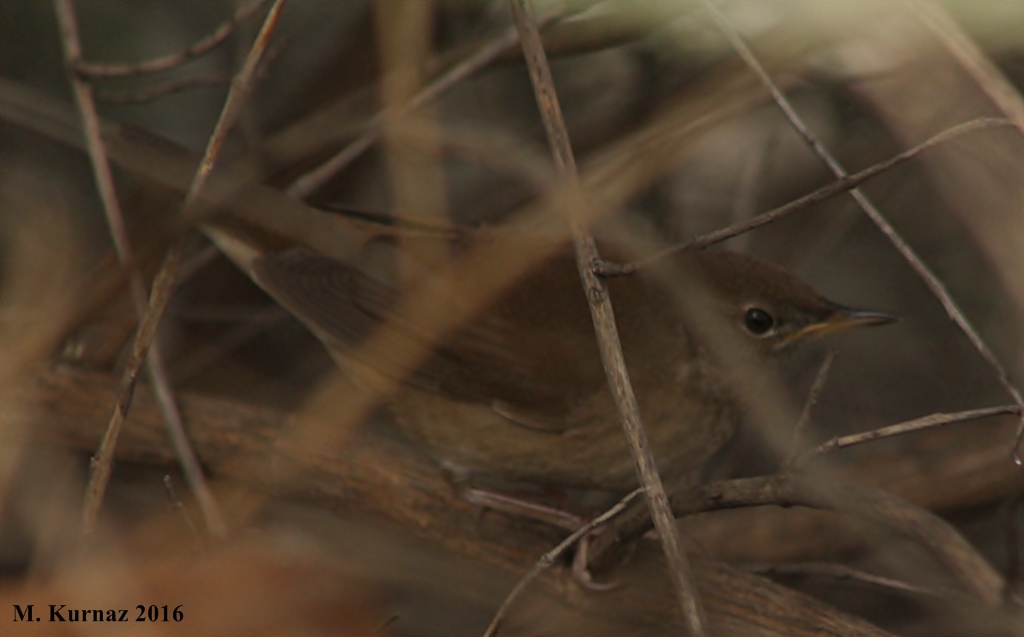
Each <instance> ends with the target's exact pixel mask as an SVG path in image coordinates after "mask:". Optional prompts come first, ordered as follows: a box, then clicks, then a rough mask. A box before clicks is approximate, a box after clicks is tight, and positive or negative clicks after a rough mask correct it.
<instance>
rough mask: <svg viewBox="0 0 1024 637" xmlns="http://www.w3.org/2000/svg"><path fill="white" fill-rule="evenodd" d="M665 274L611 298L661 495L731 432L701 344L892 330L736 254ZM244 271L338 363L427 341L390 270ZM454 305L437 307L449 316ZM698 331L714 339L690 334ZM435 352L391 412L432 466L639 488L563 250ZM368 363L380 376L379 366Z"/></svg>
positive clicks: (697, 257) (716, 371)
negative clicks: (684, 302)
mask: <svg viewBox="0 0 1024 637" xmlns="http://www.w3.org/2000/svg"><path fill="white" fill-rule="evenodd" d="M661 265H662V266H664V267H659V268H654V267H652V268H649V269H647V268H643V269H641V270H640V271H639V272H637V273H636V274H634V275H631V276H625V277H620V278H615V279H612V280H611V281H610V283H609V287H610V293H611V297H612V301H613V305H614V307H615V312H616V320H617V324H618V328H619V332H620V337H621V340H622V346H623V352H624V355H625V359H626V364H627V368H628V370H629V374H630V377H631V379H632V383H633V387H634V389H635V392H636V395H637V400H638V403H639V406H640V412H641V416H642V418H643V422H644V424H645V427H646V431H647V433H648V437H649V439H650V442H651V446H652V448H653V450H654V453H655V457H656V460H657V462H658V466H659V469H660V470H661V471H662V473H663V476H665V477H667V478H669V479H673V478H682V479H687V478H689V477H691V476H694V475H696V473H697V471H698V470H699V469H700V467H701V466H702V465H703V464H704V463H705V461H706V460H707V458H708V457H709V456H710V455H712V454H713V453H714V452H715V451H717V450H718V449H720V448H721V446H722V445H723V444H725V442H726V441H728V440H729V438H730V437H731V436H732V435H733V433H734V432H735V430H736V427H737V425H738V423H739V420H740V416H741V414H740V408H739V404H740V401H739V400H738V398H737V396H736V391H734V390H733V389H732V388H731V386H730V383H729V380H728V378H727V374H726V373H725V370H723V369H722V363H720V362H717V361H718V360H719V357H718V356H717V355H716V353H715V350H716V348H715V347H714V346H713V345H709V344H708V343H706V342H705V341H707V340H708V339H713V340H715V339H719V338H721V339H725V341H726V342H730V343H733V344H739V346H740V347H741V348H745V350H744V351H749V352H750V353H751V354H752V355H754V356H756V357H758V358H761V359H764V360H766V361H770V360H771V359H773V358H776V357H777V356H779V355H781V353H782V352H784V351H785V350H787V349H789V348H790V347H791V346H793V345H796V344H797V343H799V342H800V341H803V340H806V339H807V338H810V337H812V336H817V335H819V334H824V333H828V332H833V331H840V330H843V329H847V328H850V327H855V326H859V325H872V324H881V323H886V322H889V321H890V320H891V318H890V317H888V316H886V315H883V314H878V313H871V312H860V311H855V310H851V309H848V308H845V307H842V306H839V305H837V304H835V303H832V302H830V301H828V300H826V299H825V298H823V297H821V296H820V295H818V294H817V293H816V292H814V290H812V289H811V288H810V287H809V286H807V285H806V284H804V283H803V282H801V281H800V280H798V279H797V278H795V277H794V276H792V275H790V274H788V273H786V272H785V271H783V270H782V269H780V268H778V267H775V266H772V265H770V264H767V263H764V262H761V261H757V260H755V259H752V258H750V257H745V256H741V255H738V254H732V253H725V252H697V253H684V254H678V255H675V256H673V257H668V258H667V259H666V261H665V263H663V264H661ZM251 270H252V274H253V277H254V279H255V280H256V281H257V282H258V283H259V284H260V285H261V286H263V287H264V288H265V289H266V290H267V292H268V293H270V294H271V295H272V296H273V297H275V298H276V299H277V300H278V301H279V302H281V304H282V305H284V306H285V307H286V308H287V309H289V310H290V311H291V312H293V313H294V314H295V315H296V316H297V317H298V318H299V319H300V320H302V321H303V322H304V323H306V324H307V325H308V326H309V327H310V328H311V329H312V330H313V331H314V332H315V333H316V334H317V335H318V336H319V337H320V338H321V340H323V341H324V342H325V344H326V345H327V347H328V349H329V350H330V351H331V352H332V354H333V355H334V356H336V357H344V356H352V355H354V352H357V351H358V347H357V345H358V341H359V340H360V338H362V336H364V335H365V334H366V333H368V332H369V330H370V329H372V327H373V326H374V325H376V324H378V323H380V322H382V321H387V320H390V321H393V322H394V323H395V324H396V325H398V326H399V328H400V329H401V330H402V331H403V333H404V334H405V335H406V336H408V337H410V338H413V339H416V338H427V337H426V336H422V335H420V334H419V333H418V331H417V325H416V322H415V317H403V316H397V315H396V314H395V307H396V306H395V300H396V293H395V290H394V279H393V277H392V276H391V275H390V274H389V273H388V268H380V267H362V266H359V265H351V264H349V263H346V262H343V261H340V260H335V259H333V258H329V257H323V256H318V255H314V254H312V253H310V252H308V251H305V250H303V249H289V250H285V251H282V252H270V253H265V254H262V255H260V256H258V257H257V258H255V259H254V260H252V262H251ZM676 275H678V277H677V276H676ZM666 276H667V277H668V278H669V279H671V280H676V279H679V280H681V281H682V282H683V283H682V286H683V288H684V289H690V291H694V290H696V288H695V287H694V286H696V287H699V288H700V289H701V290H702V291H703V292H702V293H700V294H696V295H687V296H689V298H703V299H705V302H703V303H699V304H697V305H698V306H699V307H697V308H696V310H694V311H689V312H687V311H681V310H680V307H681V306H680V305H679V303H678V302H677V300H676V299H675V298H674V296H673V294H672V293H671V288H670V287H669V286H666V285H665V284H664V283H663V281H664V278H665V277H666ZM459 294H460V292H459V290H457V289H456V290H454V291H453V292H452V298H448V299H438V303H440V304H445V303H457V302H458V296H459ZM685 307H689V306H685ZM708 324H710V325H712V326H714V330H712V331H711V332H708V330H706V329H702V328H701V327H700V326H701V325H705V326H706V325H708ZM432 345H434V349H433V354H432V355H431V356H430V358H429V359H428V360H427V361H426V362H424V363H423V364H422V365H420V366H419V367H418V368H417V369H416V370H415V371H414V372H413V373H412V374H411V375H410V376H408V377H406V378H403V379H402V382H401V383H400V386H399V389H398V390H397V391H396V392H395V394H394V395H393V397H392V400H391V408H392V410H393V412H394V414H395V416H396V420H397V421H398V422H399V424H400V425H401V426H402V427H403V428H404V430H405V431H406V432H407V433H408V435H409V436H410V437H411V438H412V439H413V440H415V441H417V442H419V443H420V444H422V445H423V446H424V447H425V448H426V449H427V450H428V451H429V452H430V453H431V454H432V455H433V456H434V457H435V458H436V459H437V460H438V461H439V462H440V463H441V464H442V465H444V466H446V467H448V468H450V469H453V470H455V471H457V472H465V473H471V474H483V475H486V476H491V477H497V478H502V479H513V480H524V481H529V482H533V483H544V484H552V485H559V486H574V487H585V488H600V489H606V490H611V491H625V490H627V489H630V488H632V487H633V486H635V484H636V477H635V472H634V465H633V461H632V459H631V456H630V454H629V451H628V447H627V444H626V440H625V437H624V434H623V433H622V429H621V425H620V421H619V416H618V413H617V411H616V409H615V405H614V403H613V401H612V397H611V394H610V392H609V390H608V388H607V385H606V381H605V375H604V371H603V367H602V364H601V360H600V357H599V354H598V349H597V346H596V342H595V337H594V333H593V327H592V322H591V318H590V313H589V309H588V306H587V303H586V298H585V296H584V292H583V289H582V287H581V285H580V279H579V275H578V274H577V272H576V266H575V263H574V261H573V259H572V258H571V255H569V254H568V246H566V250H563V251H562V253H560V254H557V255H555V256H552V257H550V258H548V259H547V260H546V261H544V262H543V263H542V264H541V265H540V266H539V267H537V268H536V269H534V270H533V271H532V272H531V273H530V274H529V275H528V276H526V277H524V278H523V279H521V280H520V281H518V282H517V283H515V284H514V285H513V286H512V287H511V288H510V289H509V290H508V291H507V292H506V293H504V294H503V295H501V296H500V298H498V300H496V301H495V302H494V303H492V304H491V305H490V306H489V307H487V308H486V309H485V310H484V311H483V312H482V313H481V314H479V315H478V316H477V317H476V318H475V319H474V320H472V321H471V322H470V323H469V324H468V325H466V326H463V327H461V328H460V329H458V330H457V331H455V332H454V333H452V334H451V335H449V336H447V337H445V338H444V339H443V340H442V341H441V342H440V343H437V344H432ZM748 346H749V347H748ZM378 355H379V354H378ZM363 362H364V363H365V364H367V365H369V366H370V367H375V368H378V371H382V372H385V373H386V370H387V364H386V361H381V360H379V359H377V360H366V361H363Z"/></svg>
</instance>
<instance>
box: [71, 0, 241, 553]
mask: <svg viewBox="0 0 1024 637" xmlns="http://www.w3.org/2000/svg"><path fill="white" fill-rule="evenodd" d="M54 7H55V9H56V14H57V19H58V21H59V23H60V30H61V42H62V46H63V47H64V55H65V64H66V67H67V69H68V79H69V81H70V83H71V86H72V90H73V92H74V94H75V101H76V103H77V105H78V109H79V113H80V114H81V119H82V127H83V131H84V134H85V139H86V148H87V150H88V152H89V158H90V162H91V164H92V167H93V174H94V177H95V180H96V186H97V190H98V191H99V193H100V199H101V200H102V202H103V210H104V213H105V215H106V218H107V225H108V226H109V228H110V234H111V236H112V237H113V241H114V248H115V250H116V252H117V256H118V260H119V261H120V262H121V264H122V265H123V266H124V267H127V268H129V287H130V290H131V296H132V302H133V304H134V307H135V312H136V314H137V315H138V316H139V317H140V320H143V319H142V317H143V316H144V315H145V312H146V304H147V301H146V298H147V293H146V285H145V283H144V282H143V280H142V275H141V274H140V273H139V271H138V269H137V268H136V267H135V266H134V263H135V262H136V261H135V256H134V252H133V250H132V246H131V241H130V239H129V236H128V231H127V228H126V226H125V223H124V215H123V213H122V211H121V206H120V202H119V201H118V198H117V192H116V190H115V186H114V180H113V174H112V172H111V170H110V163H109V160H108V159H107V153H106V149H105V145H104V143H103V138H102V134H101V124H100V119H99V114H98V112H97V111H96V103H95V101H94V99H93V93H92V87H91V86H90V85H89V84H88V83H87V82H85V81H84V80H83V79H82V78H80V77H79V76H78V75H76V74H75V73H74V72H73V70H72V69H74V68H75V65H76V64H77V63H78V62H80V61H81V60H82V45H81V40H80V39H79V35H78V22H77V19H76V16H75V10H74V5H73V2H72V0H55V4H54ZM155 334H156V332H155V326H154V330H153V337H155ZM136 354H137V356H135V355H136ZM133 361H134V362H135V367H134V369H131V370H125V382H123V383H122V390H123V393H120V394H119V396H118V398H117V400H116V402H115V404H116V405H117V407H116V408H115V409H114V414H113V415H112V416H111V419H110V422H109V424H108V425H107V433H106V435H105V436H104V438H103V443H102V444H101V446H100V448H99V449H97V452H96V455H95V456H94V457H93V460H92V473H91V475H90V481H89V486H88V487H87V489H86V495H85V502H84V506H83V512H82V515H83V518H82V522H83V529H84V531H85V532H86V533H91V532H92V531H93V530H94V529H95V525H96V518H97V516H98V514H99V508H100V505H101V504H102V502H103V494H104V492H105V491H106V485H107V483H108V482H109V480H110V474H111V472H112V471H113V463H114V449H115V448H116V446H117V437H118V435H119V434H120V430H121V426H122V425H123V424H124V416H125V414H126V412H127V409H128V404H129V402H130V401H131V392H132V390H133V388H134V384H135V382H136V380H137V378H138V373H139V369H140V367H141V365H142V363H143V362H145V363H146V365H147V370H148V372H149V376H150V380H151V381H152V383H153V390H154V392H155V394H156V396H157V400H158V402H159V404H160V410H161V412H162V413H163V416H164V421H165V422H166V424H167V432H168V435H169V436H170V437H171V439H172V440H173V441H174V443H175V449H176V450H177V451H178V458H179V461H180V463H181V468H182V472H183V473H184V474H185V475H186V476H187V477H189V478H191V479H190V481H189V485H190V487H191V488H192V491H193V493H194V494H195V495H196V498H197V500H198V501H199V502H200V503H204V502H205V503H206V504H207V506H205V507H203V509H202V510H203V514H204V519H205V521H206V524H207V528H208V529H210V530H211V532H214V533H216V531H217V530H218V529H222V528H223V527H224V523H223V517H222V516H221V514H220V512H219V509H218V508H217V506H216V503H215V502H214V501H213V498H212V496H209V488H208V487H207V485H206V482H205V480H204V479H203V475H202V471H201V470H200V469H199V463H198V461H197V460H196V459H195V452H194V451H193V450H192V447H191V445H190V444H189V442H188V437H187V436H186V435H185V433H184V423H183V421H182V417H181V411H180V410H179V409H178V405H177V402H176V401H175V399H174V393H173V390H172V389H171V387H170V381H169V380H168V378H167V371H166V368H165V366H164V363H163V356H162V354H161V351H160V349H159V348H158V347H154V348H152V349H151V350H150V351H149V352H148V355H147V352H133ZM129 378H130V380H128V379H129Z"/></svg>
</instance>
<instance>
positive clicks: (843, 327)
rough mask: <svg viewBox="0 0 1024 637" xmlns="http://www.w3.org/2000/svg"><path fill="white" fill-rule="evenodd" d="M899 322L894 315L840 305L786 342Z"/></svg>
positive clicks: (788, 338)
mask: <svg viewBox="0 0 1024 637" xmlns="http://www.w3.org/2000/svg"><path fill="white" fill-rule="evenodd" d="M898 320H899V318H898V317H896V316H893V315H892V314H886V313H885V312H875V311H872V310H857V309H854V308H849V307H843V306H841V305H840V306H836V310H835V312H833V313H832V314H830V315H829V316H828V317H827V318H826V319H825V320H823V321H819V322H817V323H811V324H810V325H808V326H806V327H804V328H802V329H800V330H797V331H796V332H793V333H792V334H790V335H789V336H788V337H787V338H786V342H787V343H791V342H794V341H803V340H811V339H815V338H821V337H822V336H828V335H829V334H838V333H839V332H845V331H847V330H851V329H854V328H857V327H869V326H872V325H888V324H889V323H895V322H896V321H898Z"/></svg>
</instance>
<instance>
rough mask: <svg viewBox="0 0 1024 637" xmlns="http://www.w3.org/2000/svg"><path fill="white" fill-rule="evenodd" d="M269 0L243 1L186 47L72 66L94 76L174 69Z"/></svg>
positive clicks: (217, 41) (222, 38) (208, 47)
mask: <svg viewBox="0 0 1024 637" xmlns="http://www.w3.org/2000/svg"><path fill="white" fill-rule="evenodd" d="M266 3H267V0H250V1H249V2H248V3H246V4H243V5H242V6H240V7H238V9H236V10H235V15H234V16H233V17H232V18H231V19H230V20H228V21H227V22H224V23H223V24H221V25H220V26H218V27H217V28H216V29H215V30H214V31H213V33H211V34H210V35H208V36H206V37H205V38H203V39H201V40H199V41H198V42H196V43H195V44H193V45H192V46H190V47H188V48H187V49H185V50H184V51H180V52H178V53H173V54H171V55H167V56H164V57H159V58H154V59H152V60H148V61H146V62H138V63H135V64H93V63H89V62H86V61H85V60H82V59H79V60H78V62H76V63H75V66H74V67H72V68H74V70H75V71H76V72H78V73H80V74H81V75H85V76H88V77H91V78H94V79H100V78H103V79H106V78H114V77H129V76H132V75H142V74H144V73H155V72H157V71H166V70H167V69H172V68H174V67H176V66H180V65H182V64H184V63H185V62H187V61H188V60H191V59H193V58H196V57H199V56H201V55H204V54H206V53H208V52H210V51H212V50H213V49H215V48H217V47H218V46H220V45H221V44H222V43H223V42H224V41H225V40H227V39H228V37H229V36H230V35H231V34H232V33H233V32H234V30H235V27H236V25H238V23H239V22H241V21H242V20H245V19H246V18H248V17H249V16H251V15H252V14H254V13H256V11H257V10H258V9H259V8H260V7H261V6H263V5H264V4H266Z"/></svg>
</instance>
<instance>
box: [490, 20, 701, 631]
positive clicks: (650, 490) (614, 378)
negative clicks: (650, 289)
mask: <svg viewBox="0 0 1024 637" xmlns="http://www.w3.org/2000/svg"><path fill="white" fill-rule="evenodd" d="M510 4H511V6H512V16H513V18H514V20H515V23H516V28H517V29H518V30H519V34H520V36H519V39H520V42H521V43H522V46H523V56H524V57H525V58H526V66H527V68H528V69H529V72H530V80H531V83H532V84H533V90H534V95H535V97H536V99H537V107H538V109H539V110H540V114H541V119H542V120H543V122H544V129H545V132H546V134H547V138H548V144H549V146H550V147H551V152H552V155H553V157H554V160H555V165H556V167H557V169H558V171H559V173H560V176H561V177H562V178H563V179H564V180H565V181H566V184H567V186H568V188H569V193H570V195H571V199H570V205H569V206H568V217H569V225H570V228H571V231H572V237H573V248H574V251H575V254H576V266H577V268H578V269H579V272H580V277H581V279H582V282H583V287H584V289H585V291H586V296H587V301H588V304H589V305H590V313H591V316H592V318H593V321H594V329H595V332H596V335H597V342H598V349H599V350H600V353H601V360H602V362H603V363H604V369H605V374H606V375H607V377H608V385H609V387H610V388H611V390H612V394H613V396H614V399H615V404H616V407H618V410H619V414H620V416H621V418H622V425H623V430H624V433H625V435H626V438H627V440H628V441H629V446H630V451H631V452H632V455H633V459H634V461H635V462H636V468H637V475H638V478H639V480H640V484H641V485H642V486H643V488H644V493H645V494H646V496H647V504H648V507H649V509H650V512H651V517H652V519H653V520H654V527H655V529H657V531H658V535H659V537H660V539H661V544H662V548H663V549H664V552H665V559H666V561H667V562H668V569H669V575H670V577H671V579H672V583H673V585H674V586H675V590H676V595H677V596H678V601H679V605H680V609H681V610H682V613H683V621H684V623H685V625H686V627H687V631H688V633H689V634H690V636H691V637H703V635H705V634H706V632H705V629H704V626H705V625H706V620H705V618H704V609H703V606H702V604H701V602H700V596H699V595H698V592H697V589H696V588H695V587H694V585H693V580H692V576H691V567H690V564H689V561H688V559H687V557H686V554H685V553H684V551H683V548H682V543H681V541H680V539H679V530H678V529H677V528H676V526H675V522H674V518H673V516H672V510H671V508H670V507H669V503H668V496H667V494H666V493H665V487H664V485H663V484H662V481H661V476H659V475H658V469H657V466H656V464H655V462H654V455H653V453H652V452H651V449H650V445H649V443H648V441H647V434H646V432H645V431H644V428H643V424H642V423H641V420H640V413H639V407H638V405H637V401H636V395H635V394H634V393H633V388H632V386H631V384H630V381H629V374H628V371H627V370H626V364H625V360H624V358H623V354H622V346H621V344H620V342H619V335H618V329H617V327H616V324H615V316H614V313H613V311H612V304H611V300H610V298H609V296H608V285H607V282H606V281H605V280H604V279H603V278H601V277H600V276H598V274H597V273H596V272H595V270H594V265H595V264H598V263H600V262H601V259H600V256H599V255H598V252H597V245H596V243H595V242H594V237H593V235H591V234H590V232H589V230H588V228H587V223H586V220H585V218H584V215H583V214H582V212H581V208H582V192H581V188H580V183H579V174H578V172H577V169H576V160H575V158H574V157H573V153H572V146H571V144H570V141H569V136H568V132H567V131H566V129H565V122H564V121H563V119H562V111H561V107H560V105H559V102H558V96H557V94H556V91H555V86H554V82H553V80H552V78H551V69H550V68H549V66H548V63H547V56H546V55H545V52H544V46H543V43H542V42H541V38H540V32H539V30H538V27H537V22H536V19H535V17H534V15H533V7H532V3H531V2H530V1H529V0H510ZM592 203H593V202H588V204H592Z"/></svg>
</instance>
